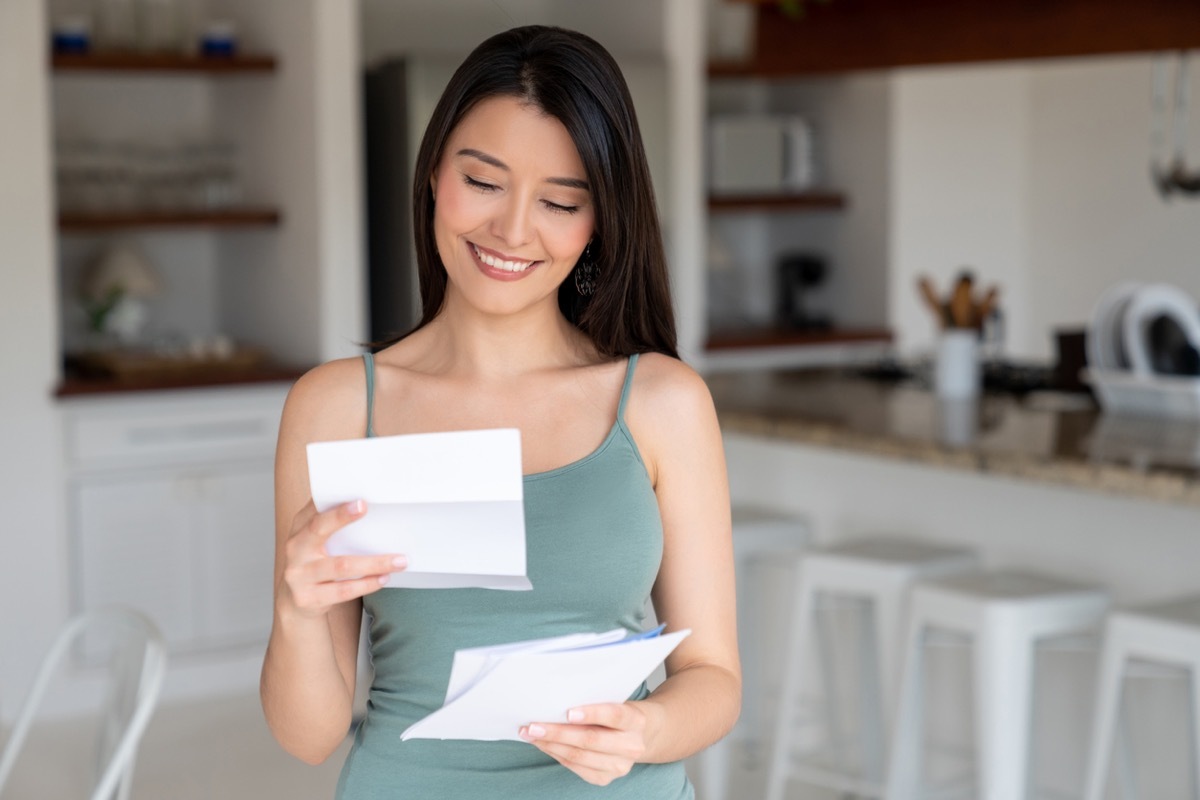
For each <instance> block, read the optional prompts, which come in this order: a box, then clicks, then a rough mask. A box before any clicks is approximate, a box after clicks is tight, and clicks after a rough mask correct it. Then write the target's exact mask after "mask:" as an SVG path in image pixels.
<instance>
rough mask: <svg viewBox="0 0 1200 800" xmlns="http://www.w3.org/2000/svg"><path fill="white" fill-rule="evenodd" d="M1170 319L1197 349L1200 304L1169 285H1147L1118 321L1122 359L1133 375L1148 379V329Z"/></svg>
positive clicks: (1199, 346)
mask: <svg viewBox="0 0 1200 800" xmlns="http://www.w3.org/2000/svg"><path fill="white" fill-rule="evenodd" d="M1163 316H1166V317H1170V318H1171V319H1172V320H1174V321H1175V323H1176V324H1177V325H1179V327H1180V328H1181V329H1182V330H1183V332H1184V334H1185V335H1186V336H1187V339H1188V342H1189V343H1190V344H1191V345H1192V347H1195V348H1197V349H1200V304H1197V302H1196V298H1194V297H1192V296H1191V295H1190V294H1188V293H1187V292H1185V291H1184V290H1182V289H1180V288H1179V287H1177V286H1172V285H1171V284H1169V283H1149V284H1146V285H1145V286H1142V287H1141V288H1140V289H1138V290H1137V292H1136V293H1134V295H1133V297H1132V298H1131V299H1130V301H1129V304H1128V305H1127V306H1125V313H1124V315H1123V319H1122V320H1121V323H1120V324H1121V329H1122V336H1123V338H1124V344H1125V355H1126V356H1127V357H1128V359H1129V366H1130V368H1131V369H1132V370H1133V372H1134V374H1136V375H1151V374H1153V372H1154V369H1153V367H1152V366H1151V364H1152V361H1151V353H1150V341H1149V340H1150V336H1149V331H1150V325H1151V324H1152V323H1153V322H1154V320H1156V319H1158V318H1159V317H1163Z"/></svg>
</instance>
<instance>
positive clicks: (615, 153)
mask: <svg viewBox="0 0 1200 800" xmlns="http://www.w3.org/2000/svg"><path fill="white" fill-rule="evenodd" d="M497 96H507V97H515V98H518V99H520V100H521V101H522V102H526V103H529V104H530V105H532V106H534V107H536V108H538V109H539V110H540V111H542V112H543V113H546V114H548V115H550V116H552V117H554V118H556V119H557V120H559V121H560V122H561V123H562V124H563V126H564V127H566V129H567V132H568V133H569V134H570V136H571V139H572V140H573V141H574V142H575V148H576V149H577V150H578V151H579V156H580V158H581V160H582V161H583V166H584V170H585V171H586V172H587V180H588V185H589V187H590V188H591V196H592V203H593V206H594V208H595V211H596V228H595V232H594V234H593V239H592V245H591V252H590V254H589V257H590V258H591V259H593V260H594V261H595V263H596V264H597V265H598V266H599V269H600V277H599V279H598V281H597V285H596V290H595V293H594V294H593V295H590V296H583V295H581V294H580V293H579V292H578V290H577V289H576V287H575V281H574V280H572V279H571V278H568V279H567V280H565V281H563V283H562V285H561V287H560V288H559V291H558V305H559V308H561V309H562V312H563V314H564V315H565V316H566V318H567V319H568V320H570V321H571V322H572V323H573V324H574V325H575V326H577V327H578V328H579V329H580V330H581V331H583V332H584V333H585V334H587V336H588V337H589V338H590V339H591V341H592V342H593V343H594V345H595V346H596V349H597V350H598V351H599V352H600V353H601V354H603V355H606V356H624V355H631V354H633V353H641V352H647V351H656V352H660V353H665V354H667V355H670V356H673V357H675V358H678V357H679V354H678V352H677V350H676V339H675V316H674V312H673V310H672V307H671V292H670V281H669V278H668V275H667V259H666V254H665V252H664V250H663V242H662V232H661V230H660V228H659V223H658V212H657V209H656V207H655V204H654V189H653V186H652V184H651V180H650V169H649V167H648V166H647V164H646V152H645V149H644V148H643V146H642V136H641V132H640V131H639V129H638V123H637V117H636V115H635V114H634V110H633V100H632V99H631V97H630V95H629V88H628V86H626V84H625V78H624V76H623V75H622V74H621V70H620V68H619V67H618V66H617V63H616V61H615V60H613V57H612V56H611V55H609V53H608V51H607V50H605V49H604V48H603V47H602V46H601V45H600V44H599V43H598V42H596V41H595V40H594V39H591V38H590V37H588V36H585V35H583V34H581V33H578V32H575V31H569V30H565V29H562V28H554V27H547V26H542V25H530V26H526V27H521V28H513V29H512V30H509V31H505V32H504V33H500V34H497V35H495V36H493V37H491V38H490V39H488V40H487V41H485V42H483V44H481V45H479V46H478V47H477V48H475V50H474V51H473V52H472V53H471V54H470V55H469V56H467V59H466V61H464V62H463V63H462V65H461V66H459V68H458V70H457V71H456V72H455V73H454V77H452V78H451V79H450V83H449V84H448V85H447V86H446V90H445V91H444V92H443V93H442V97H441V99H440V100H439V101H438V104H437V108H435V109H434V112H433V117H432V118H431V119H430V121H429V125H428V127H427V128H426V129H425V136H424V138H423V139H422V140H421V149H420V151H419V152H418V154H417V164H416V170H415V175H414V178H413V223H414V224H413V230H414V231H415V235H416V248H417V269H418V274H419V277H420V283H421V320H420V322H418V323H417V325H416V327H415V328H414V329H413V330H414V331H415V330H418V329H420V328H422V327H424V326H425V325H428V324H429V323H430V322H431V321H432V320H433V319H434V318H435V317H436V316H437V315H438V313H439V312H440V311H441V310H442V304H443V303H444V302H445V298H446V281H447V276H446V268H445V267H444V266H443V265H442V260H441V257H440V256H439V254H438V250H437V241H436V239H435V236H434V230H433V214H434V206H433V192H432V189H431V187H430V178H431V177H432V176H433V174H434V171H435V170H436V169H437V165H438V162H439V160H440V159H441V157H442V151H443V149H444V148H445V146H446V140H447V139H448V138H449V137H450V134H451V132H452V131H453V130H454V128H455V126H457V125H458V123H459V122H460V121H461V120H462V118H463V117H464V116H465V115H466V114H467V113H468V112H469V111H470V110H471V109H472V108H473V107H474V106H475V105H476V104H477V103H479V102H480V101H481V100H485V99H487V98H489V97H497Z"/></svg>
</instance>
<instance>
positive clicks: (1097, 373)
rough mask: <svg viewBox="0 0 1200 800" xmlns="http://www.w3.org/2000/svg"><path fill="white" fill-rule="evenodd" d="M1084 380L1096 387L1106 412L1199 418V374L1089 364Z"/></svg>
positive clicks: (1097, 395) (1097, 394) (1098, 397)
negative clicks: (1139, 372) (1139, 371)
mask: <svg viewBox="0 0 1200 800" xmlns="http://www.w3.org/2000/svg"><path fill="white" fill-rule="evenodd" d="M1083 380H1084V381H1085V382H1086V383H1088V384H1090V385H1091V387H1092V388H1093V389H1094V390H1095V391H1096V398H1097V399H1098V400H1099V401H1100V407H1101V408H1102V409H1103V410H1104V411H1105V412H1107V413H1113V414H1130V415H1133V416H1148V417H1169V418H1172V419H1200V378H1193V377H1187V376H1181V375H1137V374H1134V373H1133V372H1131V371H1129V370H1099V369H1091V368H1089V369H1085V370H1084V371H1083Z"/></svg>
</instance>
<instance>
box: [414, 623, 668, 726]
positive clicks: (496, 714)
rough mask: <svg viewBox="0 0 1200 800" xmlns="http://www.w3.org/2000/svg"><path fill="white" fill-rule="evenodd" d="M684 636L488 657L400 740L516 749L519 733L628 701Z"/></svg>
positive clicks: (640, 639) (665, 635)
mask: <svg viewBox="0 0 1200 800" xmlns="http://www.w3.org/2000/svg"><path fill="white" fill-rule="evenodd" d="M689 633H691V631H689V630H681V631H676V632H674V633H668V634H664V635H662V636H655V637H652V638H635V639H629V640H626V641H621V642H617V643H610V644H609V645H608V646H604V647H595V646H584V647H578V648H575V649H570V650H553V651H547V652H513V653H509V654H507V655H501V656H498V657H494V658H493V660H494V663H493V664H491V665H490V666H489V667H488V668H486V669H485V670H484V671H483V673H482V674H481V675H478V676H477V678H476V680H475V681H474V682H473V683H471V684H470V685H469V686H467V687H466V688H465V689H462V690H461V691H460V692H459V693H458V694H457V696H456V697H455V698H454V699H453V700H450V701H449V702H448V703H446V705H444V706H442V707H441V708H440V709H438V710H437V711H435V712H433V713H432V714H430V715H429V716H427V717H425V718H424V719H422V720H419V721H418V722H416V723H414V724H413V725H411V726H409V728H408V729H407V730H405V731H404V733H403V734H401V736H400V738H401V739H483V740H513V741H521V738H520V737H519V736H518V735H517V731H518V730H519V729H520V727H521V726H522V725H526V724H528V723H530V722H566V719H567V711H569V710H570V709H572V708H575V707H576V706H581V705H588V704H591V703H620V702H623V701H625V700H627V699H628V698H629V696H630V695H631V694H633V692H634V690H635V689H637V687H638V685H639V684H640V683H641V682H642V681H643V680H645V679H646V677H647V676H649V675H650V673H651V672H653V671H654V668H655V667H657V666H658V665H659V664H660V663H662V661H663V659H665V658H666V657H667V655H668V654H670V652H671V651H672V650H674V649H675V647H676V645H678V644H679V642H680V641H682V640H683V638H684V637H686V636H687V635H688V634H689Z"/></svg>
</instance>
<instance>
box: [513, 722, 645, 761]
mask: <svg viewBox="0 0 1200 800" xmlns="http://www.w3.org/2000/svg"><path fill="white" fill-rule="evenodd" d="M523 730H524V732H525V733H524V736H525V737H526V738H527V740H528V741H532V742H533V743H534V744H537V745H539V746H541V745H543V744H544V745H546V746H548V747H551V748H553V749H554V752H555V753H556V754H558V755H562V756H563V757H565V758H568V759H570V760H572V761H579V762H580V763H582V764H584V765H586V766H590V767H598V766H600V764H599V763H597V762H596V761H595V760H594V758H593V757H592V755H593V754H597V755H609V756H619V757H621V758H624V759H632V758H635V757H637V756H638V755H640V751H639V750H638V748H637V746H636V744H635V742H634V740H633V738H632V737H630V736H629V735H628V734H626V733H624V732H623V731H618V730H614V729H612V728H603V727H600V726H598V725H554V724H549V723H537V722H535V723H533V724H531V725H528V726H526V727H525V728H524V729H523ZM585 754H586V755H585Z"/></svg>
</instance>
